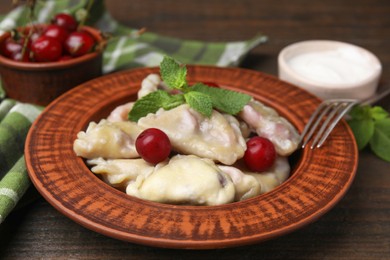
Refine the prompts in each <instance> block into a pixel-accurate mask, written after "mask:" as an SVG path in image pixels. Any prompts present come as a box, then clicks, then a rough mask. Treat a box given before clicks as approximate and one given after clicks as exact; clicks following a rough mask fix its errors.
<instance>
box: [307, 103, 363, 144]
mask: <svg viewBox="0 0 390 260" xmlns="http://www.w3.org/2000/svg"><path fill="white" fill-rule="evenodd" d="M358 102H359V101H358V100H355V99H329V100H325V101H324V102H322V103H321V104H320V105H319V106H318V108H317V109H316V111H314V113H313V115H312V116H311V117H310V119H309V121H308V122H307V124H306V126H305V128H304V129H303V132H302V134H301V136H300V138H301V143H302V148H305V147H306V145H307V144H308V143H309V141H310V140H311V139H312V138H314V140H313V142H312V143H311V146H310V148H311V149H315V148H320V147H321V146H322V144H323V143H324V142H325V140H326V138H328V136H329V134H330V133H331V132H332V130H333V128H334V127H335V126H336V125H337V123H338V122H339V121H340V120H341V118H343V116H344V115H345V114H346V113H347V112H348V111H349V110H350V109H351V108H352V107H353V106H354V105H356V104H357V103H358ZM321 123H322V124H321ZM317 129H319V130H317ZM316 130H317V132H316V133H315V131H316ZM314 134H315V135H314Z"/></svg>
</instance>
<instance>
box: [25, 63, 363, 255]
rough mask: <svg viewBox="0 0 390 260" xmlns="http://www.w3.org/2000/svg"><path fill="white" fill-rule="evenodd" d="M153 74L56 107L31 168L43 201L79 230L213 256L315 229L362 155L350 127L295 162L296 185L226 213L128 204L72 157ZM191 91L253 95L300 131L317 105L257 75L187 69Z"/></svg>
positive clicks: (87, 91)
mask: <svg viewBox="0 0 390 260" xmlns="http://www.w3.org/2000/svg"><path fill="white" fill-rule="evenodd" d="M150 73H158V69H157V68H143V69H135V70H129V71H124V72H118V73H115V74H111V75H106V76H103V77H101V78H98V79H95V80H92V81H89V82H87V83H85V84H82V85H81V86H79V87H77V88H75V89H72V90H71V91H69V92H67V93H66V94H64V95H62V96H61V97H59V98H58V99H57V100H55V101H54V102H53V103H51V104H50V105H49V106H48V107H47V108H46V109H45V110H44V111H43V113H42V114H41V115H40V117H39V118H38V119H37V120H36V121H35V123H34V124H33V125H32V127H31V129H30V132H29V134H28V136H27V141H26V146H25V158H26V164H27V169H28V172H29V176H30V177H31V180H32V182H33V184H34V185H35V187H36V188H37V189H38V191H39V192H40V193H41V194H42V195H43V197H44V198H45V199H46V200H47V201H48V202H49V203H51V204H52V205H53V206H54V207H55V208H56V209H58V210H59V211H60V212H62V213H63V214H64V215H66V216H67V217H69V218H71V219H72V220H74V221H76V222H77V223H80V224H81V225H83V226H85V227H87V228H89V229H91V230H94V231H96V232H99V233H101V234H104V235H107V236H110V237H114V238H117V239H120V240H125V241H129V242H133V243H139V244H144V245H149V246H156V247H169V248H191V249H209V248H223V247H233V246H241V245H246V244H253V243H258V242H261V241H264V240H267V239H271V238H275V237H277V236H280V235H283V234H286V233H289V232H292V231H294V230H297V229H298V228H301V227H302V226H304V225H307V224H308V223H311V222H313V221H315V220H316V219H318V218H319V217H320V216H321V215H323V214H324V213H325V212H327V211H328V210H330V209H331V208H332V207H333V206H334V205H335V204H336V203H337V202H338V201H339V200H340V199H341V198H342V197H343V195H344V194H345V193H346V192H347V190H348V188H349V186H350V185H351V183H352V180H353V178H354V176H355V172H356V168H357V161H358V150H357V147H356V144H355V140H354V137H353V134H352V132H351V130H350V128H349V127H348V125H347V123H346V122H345V121H342V122H341V123H339V124H338V125H337V127H336V128H335V130H334V131H333V132H332V134H331V136H330V137H329V139H328V140H327V141H326V143H325V144H324V146H323V147H321V148H320V149H316V150H311V149H310V148H305V149H304V150H300V151H298V152H297V154H295V155H294V156H292V157H291V158H290V159H291V163H292V165H293V171H292V175H291V176H290V178H289V179H288V180H287V181H286V182H285V183H283V184H282V185H280V186H279V187H277V188H276V189H274V190H272V191H270V192H268V193H265V194H263V195H259V196H257V197H254V198H251V199H248V200H245V201H241V202H235V203H231V204H226V205H221V206H181V205H180V206H179V205H165V204H160V203H155V202H150V201H145V200H141V199H138V198H135V197H132V196H129V195H127V194H125V193H123V192H121V191H119V190H116V189H115V188H113V187H111V186H109V185H108V184H106V183H104V182H103V181H102V180H100V179H99V178H98V177H97V176H96V175H94V174H93V173H92V172H91V171H90V170H89V169H88V167H87V166H86V164H85V163H84V161H83V159H82V158H80V157H77V156H76V155H75V153H74V151H73V142H74V140H75V139H76V135H77V133H78V132H79V131H81V130H85V129H86V127H87V125H88V123H89V122H90V121H92V120H93V121H97V120H99V119H101V118H103V117H106V116H107V115H108V114H109V112H110V111H111V110H112V109H113V108H114V107H115V106H117V105H120V104H123V103H126V102H128V101H130V100H134V99H135V98H136V96H137V91H138V89H139V87H140V84H141V81H142V79H144V78H145V77H146V76H147V75H148V74H150ZM188 77H189V81H190V82H197V81H198V82H215V83H217V84H219V85H221V86H223V87H225V88H229V89H234V90H238V91H242V92H245V93H249V94H251V95H252V96H253V97H254V98H255V99H257V100H259V101H262V102H264V103H265V104H267V105H269V106H271V107H273V108H275V109H276V110H277V111H278V112H279V113H280V114H281V115H282V116H284V117H286V118H287V119H288V120H289V121H290V122H292V123H293V124H294V125H295V126H296V127H297V129H298V130H299V131H302V129H303V128H304V125H305V123H306V121H307V120H308V119H309V117H310V115H311V113H312V111H314V110H315V108H316V107H317V105H318V104H319V103H320V100H319V99H318V98H315V97H314V96H313V95H311V94H309V93H308V92H306V91H305V90H302V89H300V88H297V87H295V86H292V85H289V84H288V83H285V82H282V81H280V80H278V79H277V78H275V77H273V76H269V75H266V74H263V73H260V72H255V71H250V70H244V69H235V68H217V67H206V66H204V67H203V66H188Z"/></svg>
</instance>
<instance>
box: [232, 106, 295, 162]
mask: <svg viewBox="0 0 390 260" xmlns="http://www.w3.org/2000/svg"><path fill="white" fill-rule="evenodd" d="M239 116H240V117H241V118H242V119H243V120H244V121H245V122H246V123H247V124H248V125H249V126H250V127H251V128H253V130H254V131H255V132H256V133H257V134H258V135H259V136H262V137H265V138H268V139H269V140H270V141H271V142H272V143H273V144H274V145H275V149H276V152H277V153H278V154H279V155H281V156H288V155H290V154H291V153H293V152H294V151H295V150H296V149H297V147H298V145H299V142H300V140H299V139H300V138H299V134H298V132H297V130H296V129H295V128H294V126H293V125H292V124H291V123H290V122H288V121H287V120H286V119H285V118H283V117H281V116H279V114H278V113H277V112H276V111H275V110H274V109H272V108H270V107H267V106H265V105H263V104H262V103H261V102H259V101H255V100H252V101H250V102H249V103H248V104H247V105H245V106H244V108H243V109H242V111H241V112H240V113H239Z"/></svg>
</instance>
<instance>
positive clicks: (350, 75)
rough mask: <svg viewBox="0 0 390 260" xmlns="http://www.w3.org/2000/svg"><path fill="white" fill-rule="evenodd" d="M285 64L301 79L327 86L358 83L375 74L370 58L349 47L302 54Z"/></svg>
mask: <svg viewBox="0 0 390 260" xmlns="http://www.w3.org/2000/svg"><path fill="white" fill-rule="evenodd" d="M287 63H288V64H289V66H290V67H291V68H292V69H293V70H294V71H295V72H296V73H298V74H300V75H301V76H302V77H305V78H307V79H308V80H313V81H317V82H323V83H327V84H329V86H330V85H332V84H353V83H358V82H361V81H362V80H365V79H367V78H369V77H371V76H372V75H373V74H374V73H375V69H374V68H373V64H371V62H370V57H368V55H367V54H366V53H364V52H361V51H358V50H357V49H356V48H351V47H340V48H337V49H335V50H325V51H318V52H308V53H302V54H300V55H297V56H295V57H293V58H292V59H290V60H289V61H288V62H287ZM377 69H379V68H377ZM324 86H327V85H324Z"/></svg>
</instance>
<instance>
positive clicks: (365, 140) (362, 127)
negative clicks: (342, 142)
mask: <svg viewBox="0 0 390 260" xmlns="http://www.w3.org/2000/svg"><path fill="white" fill-rule="evenodd" d="M349 115H350V116H351V119H349V120H348V124H349V126H350V127H351V129H352V131H353V133H354V136H355V139H356V142H357V145H358V148H359V150H362V149H364V148H365V147H367V146H369V147H370V148H371V150H372V151H373V152H374V153H375V154H376V155H377V156H378V157H380V158H382V159H383V160H385V161H388V162H390V114H389V113H388V112H387V111H386V110H384V109H383V108H382V107H379V106H374V107H371V106H368V105H365V106H355V107H354V108H353V109H352V110H351V111H350V112H349Z"/></svg>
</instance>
